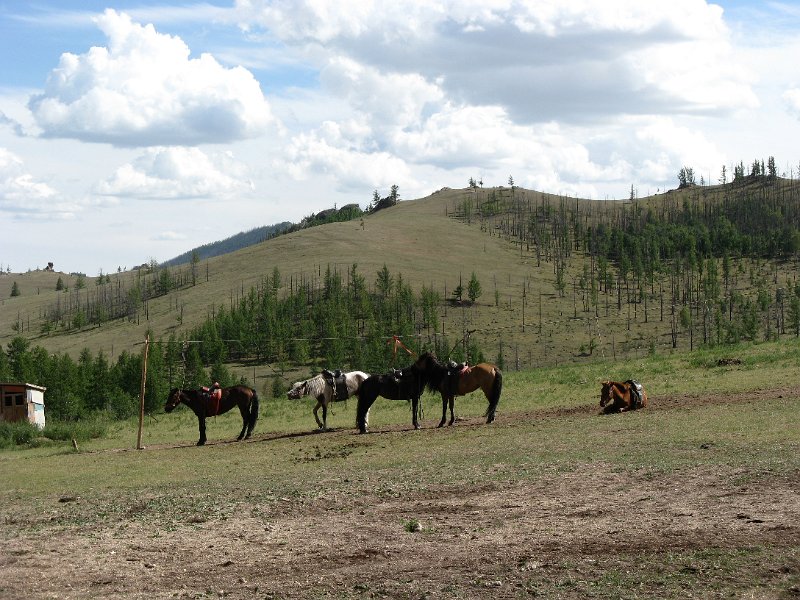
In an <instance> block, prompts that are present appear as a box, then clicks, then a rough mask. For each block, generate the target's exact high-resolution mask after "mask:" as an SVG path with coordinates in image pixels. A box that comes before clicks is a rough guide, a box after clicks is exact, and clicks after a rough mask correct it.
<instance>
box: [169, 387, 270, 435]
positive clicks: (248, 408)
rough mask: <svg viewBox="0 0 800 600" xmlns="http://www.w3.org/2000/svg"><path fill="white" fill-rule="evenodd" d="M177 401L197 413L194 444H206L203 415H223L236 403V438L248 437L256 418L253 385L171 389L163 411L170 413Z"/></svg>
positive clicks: (255, 395)
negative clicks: (238, 423)
mask: <svg viewBox="0 0 800 600" xmlns="http://www.w3.org/2000/svg"><path fill="white" fill-rule="evenodd" d="M215 392H217V393H215ZM181 403H183V404H185V405H186V406H188V407H189V408H191V409H192V411H194V414H196V415H197V421H198V425H199V427H200V439H199V440H198V442H197V445H198V446H202V445H204V444H205V443H206V417H215V416H217V415H221V414H224V413H226V412H228V411H229V410H230V409H232V408H233V407H234V406H238V407H239V412H240V413H241V414H242V431H241V433H240V434H239V437H237V438H236V439H237V440H238V441H241V440H242V439H243V438H245V439H246V438H249V437H250V436H251V435H252V434H253V428H254V427H255V426H256V420H257V419H258V394H257V393H256V391H255V390H254V389H253V388H251V387H247V386H246V385H234V386H232V387H225V388H217V389H216V390H213V391H211V392H208V391H206V390H195V389H191V390H185V389H179V388H173V389H172V390H171V391H170V393H169V396H168V397H167V403H166V404H165V405H164V412H167V413H171V412H172V411H173V410H175V407H177V406H178V405H179V404H181Z"/></svg>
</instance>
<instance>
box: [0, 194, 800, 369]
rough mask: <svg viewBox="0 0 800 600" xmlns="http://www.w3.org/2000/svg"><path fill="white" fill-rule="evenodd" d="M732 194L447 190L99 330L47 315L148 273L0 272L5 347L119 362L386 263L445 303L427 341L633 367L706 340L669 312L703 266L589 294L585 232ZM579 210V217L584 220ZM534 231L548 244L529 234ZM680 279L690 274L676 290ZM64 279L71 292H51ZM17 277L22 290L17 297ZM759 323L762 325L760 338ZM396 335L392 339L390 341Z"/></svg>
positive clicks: (243, 255) (740, 279)
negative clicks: (65, 325) (281, 294)
mask: <svg viewBox="0 0 800 600" xmlns="http://www.w3.org/2000/svg"><path fill="white" fill-rule="evenodd" d="M797 188H798V186H797V184H796V183H795V182H781V183H780V189H781V190H786V189H788V190H789V192H790V193H792V194H795V193H796V192H797ZM732 189H733V188H731V187H730V185H729V186H715V187H710V188H702V189H687V190H678V191H673V192H670V193H667V194H660V195H658V196H651V197H647V198H641V199H636V200H633V201H624V202H623V201H592V200H579V199H575V198H564V197H559V196H553V195H548V194H542V193H539V192H532V191H528V190H522V189H520V188H516V189H514V188H492V189H470V188H468V189H448V188H444V189H442V190H440V191H438V192H436V193H434V194H432V195H431V196H429V197H426V198H422V199H418V200H410V201H403V202H400V203H399V204H398V205H397V206H394V207H392V208H388V209H385V210H381V211H379V212H376V213H374V214H371V215H367V216H365V217H364V218H363V220H355V221H347V222H338V223H330V224H327V225H323V226H319V227H313V228H309V229H303V230H300V231H295V232H293V233H289V234H286V235H280V236H277V237H274V238H272V239H268V240H266V241H263V242H261V243H257V244H254V245H252V246H248V247H246V248H243V249H241V250H238V251H236V252H232V253H228V254H224V255H221V256H216V257H212V258H209V259H206V260H203V261H202V262H201V263H200V264H199V265H197V268H196V270H195V272H194V273H190V272H189V271H190V269H191V267H190V265H187V264H184V265H182V266H176V267H172V268H171V269H172V274H173V276H176V277H178V278H179V280H180V281H181V282H182V284H181V285H180V286H179V287H177V288H176V289H171V290H170V291H169V292H167V293H165V294H163V295H160V296H157V297H154V298H151V299H149V300H147V301H146V302H144V305H143V306H142V309H141V310H140V311H138V312H137V314H136V315H135V316H133V315H132V316H131V317H130V318H122V319H115V320H111V321H106V322H104V323H102V324H101V325H86V324H82V326H81V327H80V330H78V331H76V330H75V328H71V329H70V330H61V329H56V330H50V331H46V330H45V329H46V328H43V323H44V322H45V321H46V319H45V316H46V315H47V314H48V313H49V312H51V311H53V310H54V307H60V306H65V305H67V304H69V305H71V306H73V305H78V306H80V305H81V304H82V303H83V304H86V303H89V302H91V300H92V298H93V296H94V295H96V294H97V293H98V291H99V289H100V288H101V287H102V288H104V290H105V291H104V293H105V294H112V295H113V294H114V293H115V292H114V290H115V289H116V290H118V293H123V292H124V290H125V289H127V288H129V287H131V285H132V284H133V283H134V282H135V281H136V279H137V278H142V277H143V274H142V272H141V271H130V272H124V273H121V274H117V275H111V276H110V277H109V280H110V282H108V283H105V284H103V285H102V286H100V285H97V281H96V280H95V279H93V278H87V279H86V286H85V288H84V289H77V287H76V283H77V282H76V279H75V278H74V277H72V276H69V275H65V274H59V273H50V272H42V271H37V272H30V273H24V274H11V275H4V276H2V277H0V344H2V345H3V346H4V347H5V346H6V345H7V344H8V343H9V341H10V340H11V339H13V338H14V337H15V336H17V335H22V336H24V337H26V338H27V339H29V340H30V342H31V344H33V345H39V346H42V347H44V348H45V349H46V350H47V351H48V352H67V353H69V354H71V355H73V356H77V355H78V354H79V353H80V351H81V350H82V349H83V348H89V349H90V350H91V351H92V352H99V351H102V352H103V353H104V354H105V355H106V356H107V357H108V358H110V359H112V360H113V359H114V358H115V357H116V356H117V355H119V353H120V352H122V351H125V350H127V351H129V352H136V351H138V349H139V348H140V347H141V342H142V341H143V340H144V338H145V336H146V335H147V333H148V331H149V332H152V335H153V337H154V338H155V339H159V338H166V337H167V336H169V335H170V334H171V333H175V334H176V335H177V336H178V338H182V337H185V336H186V335H187V332H188V331H189V330H190V329H191V328H192V327H193V326H195V325H198V324H200V323H202V322H203V321H204V320H205V319H207V318H208V317H209V316H211V315H213V314H214V313H215V311H216V310H217V308H218V307H220V306H225V307H231V306H233V305H235V304H236V303H237V302H238V299H239V298H241V297H242V296H244V295H245V294H247V292H248V291H249V290H250V288H251V287H252V286H257V285H259V284H260V283H262V282H263V280H264V278H265V277H267V276H269V275H270V274H271V273H272V272H273V270H274V269H278V270H279V272H280V274H281V280H282V282H283V285H284V287H285V286H287V285H292V282H297V281H299V280H304V281H309V280H311V281H314V280H319V279H321V278H322V276H323V274H324V273H325V271H326V270H327V269H329V268H330V269H332V270H335V271H338V272H340V273H342V274H346V273H347V272H348V270H349V269H350V268H351V267H352V266H353V265H354V264H355V265H357V269H358V272H359V273H361V274H362V275H363V276H364V277H365V279H366V282H367V284H368V286H369V287H370V289H374V287H375V280H376V275H377V272H378V271H379V270H380V269H381V268H382V267H383V266H384V265H386V266H387V268H388V269H389V271H390V272H391V273H392V274H393V275H397V274H402V277H403V279H404V280H405V281H407V282H409V283H410V284H411V285H412V287H413V288H414V289H415V290H419V289H421V288H422V286H426V287H428V288H430V289H434V290H436V291H438V292H439V294H440V295H441V298H442V299H443V302H442V303H441V305H440V307H439V322H438V323H437V326H436V330H433V329H431V328H430V327H427V328H419V329H418V333H417V335H418V336H419V338H420V339H421V341H423V342H424V341H426V340H429V339H431V337H432V336H434V335H446V336H447V339H448V342H449V343H450V344H451V345H452V344H453V343H457V342H458V340H459V339H461V338H462V337H463V336H464V335H465V333H466V332H469V333H470V334H471V335H472V336H473V339H475V340H477V341H478V343H479V345H480V346H481V348H482V349H483V351H484V354H485V356H486V358H487V359H490V360H496V359H497V358H498V357H500V355H501V353H502V362H503V363H504V364H505V365H506V368H529V367H536V366H538V365H545V364H546V365H553V364H559V363H569V362H574V361H585V360H591V358H592V357H593V356H605V357H614V358H617V359H620V360H621V359H626V360H629V359H633V358H635V357H637V356H643V355H645V354H647V353H653V352H673V351H681V350H688V349H689V347H690V346H694V345H696V344H698V343H700V340H701V335H702V336H704V337H705V338H707V337H708V335H709V331H708V330H707V329H708V327H709V325H708V323H709V319H710V317H709V316H707V315H703V314H701V309H702V307H700V305H699V302H695V301H693V300H692V299H691V297H690V298H689V299H688V300H687V302H686V303H685V305H688V306H689V307H690V310H689V322H683V323H681V322H679V320H678V315H677V313H676V312H675V309H674V308H673V307H675V306H676V304H677V303H679V302H680V299H679V296H676V294H673V295H672V296H671V298H670V299H668V301H667V302H666V305H665V299H664V298H665V292H664V290H665V288H667V289H668V288H669V286H673V287H674V286H675V285H676V282H678V283H680V285H685V286H687V287H686V289H688V290H689V293H690V294H691V290H693V289H694V286H695V285H697V286H700V285H701V282H700V281H698V282H695V281H694V279H692V278H690V277H689V276H690V275H692V274H693V273H694V268H695V267H690V265H688V263H687V264H686V265H683V267H681V265H680V264H679V265H677V266H675V265H673V267H671V270H670V269H664V270H663V271H662V272H660V273H659V275H658V277H657V280H653V281H650V282H646V283H645V282H640V285H639V287H638V288H636V289H637V290H638V291H636V292H635V293H634V292H632V291H631V289H633V287H632V286H633V285H634V284H631V289H628V287H629V285H628V279H627V275H626V278H625V283H624V287H623V280H622V278H621V277H620V274H619V269H618V270H617V271H616V273H617V275H616V279H614V277H611V279H610V280H609V281H610V283H609V281H607V282H606V284H607V287H606V289H602V288H601V289H599V290H593V291H591V292H590V289H589V287H588V283H587V280H586V279H585V278H582V276H584V275H585V274H586V273H587V270H590V271H591V272H592V273H593V272H594V270H595V269H596V265H595V256H594V254H593V253H589V252H587V251H585V250H582V249H581V248H580V247H578V246H579V242H580V239H581V236H582V235H583V234H582V233H581V231H583V229H584V228H586V227H588V226H589V225H591V224H592V223H593V222H596V221H597V220H598V219H600V218H601V217H602V219H605V220H606V221H609V222H612V223H613V222H616V221H618V222H619V228H620V229H621V230H624V229H625V227H626V223H627V222H628V221H629V220H633V219H642V220H645V219H646V217H645V216H642V215H645V214H646V213H647V212H648V211H651V212H652V213H655V212H661V213H666V212H668V211H673V210H674V211H676V212H677V213H680V212H681V211H685V210H687V206H694V207H695V208H694V209H693V210H696V211H700V212H702V211H703V210H709V208H708V207H710V206H716V205H719V206H722V205H723V204H724V203H725V202H727V201H730V192H731V190H732ZM754 189H756V188H754ZM754 193H755V192H754ZM782 193H784V192H782ZM726 198H727V200H726ZM573 207H575V208H574V210H573ZM568 210H569V211H573V212H569V213H568V212H567V211H568ZM559 214H562V215H563V218H562V219H561V221H562V224H564V225H565V226H568V227H569V228H572V229H574V232H575V233H573V234H571V237H570V238H569V239H570V240H571V241H570V245H572V246H575V247H571V248H561V249H560V250H557V251H556V250H553V248H557V247H558V243H557V237H558V232H557V231H556V226H555V223H557V222H558V221H559V219H558V218H557V217H558V215H559ZM569 215H572V217H570V216H569ZM575 215H580V222H577V221H578V220H579V219H576V218H575ZM537 224H538V225H537ZM540 230H541V231H540ZM529 232H534V233H535V234H536V235H537V236H539V237H537V238H536V239H531V238H530V237H527V238H526V236H527V235H529ZM537 232H538V233H537ZM565 239H566V238H565ZM733 260H734V271H733V275H732V276H731V277H732V278H731V279H730V280H729V279H727V278H726V284H725V286H726V290H729V291H730V292H731V294H732V293H733V292H734V291H735V292H736V293H737V294H740V295H742V296H743V297H749V296H750V295H753V296H755V295H756V294H758V290H759V289H762V288H765V289H766V291H765V293H766V294H768V295H769V296H770V297H771V298H774V297H775V294H776V290H777V289H778V288H779V287H781V288H782V287H785V286H786V285H787V282H790V281H793V280H795V279H796V278H797V265H796V262H795V261H793V260H786V259H785V258H784V259H783V260H780V261H767V260H760V259H758V258H753V259H751V258H746V257H734V259H733ZM681 268H683V271H681ZM701 270H702V269H701ZM472 273H474V274H475V276H476V277H477V279H478V280H479V282H480V283H481V288H482V294H481V296H480V297H479V298H478V299H477V302H475V303H474V304H472V303H470V302H467V301H465V302H460V303H459V302H453V301H451V298H452V295H453V290H454V289H455V288H456V287H457V286H458V285H459V283H462V284H463V285H464V286H466V283H467V281H468V280H469V279H470V277H471V275H472ZM684 274H686V278H687V280H686V282H685V283H681V282H682V281H683V276H684ZM153 276H155V275H153ZM58 277H62V279H63V281H64V283H65V284H66V286H67V287H68V291H66V292H64V291H60V292H57V291H56V290H55V287H56V281H57V279H58ZM701 279H702V278H701ZM13 281H16V282H17V284H18V286H19V288H20V290H21V292H22V294H21V295H20V296H18V297H14V298H11V297H10V290H11V286H12V282H13ZM634 283H635V282H634ZM681 289H683V288H681ZM120 290H121V291H120ZM590 293H591V294H592V300H591V301H590V300H589V295H590ZM681 293H684V294H685V293H686V292H681ZM623 294H626V295H627V297H626V298H624V297H623ZM676 297H678V301H677V302H676ZM773 304H774V302H773ZM773 304H771V305H770V307H772V308H770V307H767V309H766V312H763V311H762V312H761V313H759V315H757V318H758V319H761V320H765V321H766V324H765V327H764V329H765V332H767V333H765V334H764V335H767V334H768V332H769V329H768V328H767V327H766V325H769V324H770V323H771V322H772V319H778V316H777V310H778V309H777V305H774V306H773ZM677 308H678V309H680V308H681V306H677ZM702 310H706V309H702ZM781 310H783V307H781ZM770 311H772V312H770ZM701 316H703V322H702V324H701V323H700V317H701ZM681 317H682V318H683V317H684V315H681ZM776 323H777V325H778V330H777V331H780V330H781V329H782V330H783V332H784V333H785V327H783V328H781V327H780V325H781V323H780V321H778V320H776ZM761 325H762V323H761V322H760V321H759V329H758V336H759V337H760V336H762V333H761ZM702 328H706V329H705V330H703V329H702ZM393 333H394V332H391V331H386V332H385V335H386V337H387V339H389V338H390V337H391V336H392V334H393ZM352 366H353V367H354V368H357V367H358V365H352ZM241 368H242V369H246V371H245V373H246V374H248V375H249V376H251V377H252V376H255V377H259V376H261V375H260V374H259V370H260V369H261V367H260V366H258V367H256V368H253V367H252V366H248V367H241ZM263 368H264V369H267V370H269V369H271V368H272V366H270V365H265V366H264V367H263ZM626 368H627V367H626ZM625 374H626V373H621V375H625Z"/></svg>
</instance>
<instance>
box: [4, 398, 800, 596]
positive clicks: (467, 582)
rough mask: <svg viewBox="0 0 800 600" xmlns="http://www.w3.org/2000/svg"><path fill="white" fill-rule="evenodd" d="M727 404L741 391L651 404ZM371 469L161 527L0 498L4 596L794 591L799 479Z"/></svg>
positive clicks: (798, 575)
mask: <svg viewBox="0 0 800 600" xmlns="http://www.w3.org/2000/svg"><path fill="white" fill-rule="evenodd" d="M776 393H786V394H787V395H789V394H794V395H795V396H796V395H797V390H796V389H794V390H786V391H785V392H782V391H778V392H776ZM722 401H724V402H732V401H734V402H736V401H738V402H746V401H749V400H748V397H747V396H746V395H742V397H739V398H737V397H734V398H731V397H730V396H725V397H724V398H722V397H717V398H715V397H696V398H689V399H687V398H673V399H665V398H659V399H658V402H657V403H654V404H653V407H652V409H653V410H669V409H670V408H677V407H680V406H685V405H686V404H688V403H694V404H697V403H711V402H722ZM590 408H591V411H592V412H596V407H590ZM576 410H578V409H576ZM580 410H587V409H583V408H581V409H580ZM559 413H560V411H551V412H548V413H537V417H541V418H558V417H559ZM612 418H613V417H612ZM466 425H468V426H469V425H470V424H466ZM332 435H352V434H351V433H350V432H335V433H334V434H332ZM379 483H380V482H379V481H377V480H375V481H369V480H368V479H367V480H364V479H362V480H359V481H357V482H349V483H348V482H347V481H345V482H342V483H341V484H339V485H332V486H331V488H330V491H329V492H328V491H326V492H324V493H322V494H321V495H319V496H318V497H316V498H313V499H309V498H303V499H298V498H279V499H277V501H273V502H269V503H266V502H265V503H259V502H258V501H254V502H253V503H252V506H251V508H250V509H249V510H241V511H239V512H236V513H234V514H226V515H218V514H214V513H213V512H212V513H208V514H207V515H206V514H201V515H200V516H198V515H195V516H194V517H192V518H189V519H186V518H184V519H183V520H181V518H180V516H179V515H178V514H176V515H175V520H174V521H173V522H172V523H171V526H168V527H164V526H160V527H153V526H152V524H150V523H147V522H144V521H142V520H138V519H134V518H128V517H134V516H135V514H134V513H135V511H136V506H133V507H132V508H131V509H130V511H131V512H130V514H127V515H122V516H121V517H120V518H118V519H104V520H102V519H98V520H95V521H91V520H90V521H89V523H91V525H80V524H78V525H72V526H71V525H69V524H66V523H64V522H63V521H57V522H56V524H51V523H50V522H48V517H47V515H40V516H33V515H26V514H25V512H24V510H20V509H16V510H12V509H9V507H4V509H3V511H2V512H0V518H4V519H5V520H4V522H0V534H2V535H1V536H0V542H1V543H2V546H1V547H0V598H201V597H225V598H318V597H326V596H333V597H364V598H371V597H377V598H380V597H389V598H485V597H492V598H517V597H526V596H540V597H556V598H586V597H595V598H619V597H631V598H633V597H635V598H668V597H700V598H716V597H720V598H722V597H726V598H727V597H731V596H735V597H743V598H744V597H747V598H800V481H798V478H797V477H787V476H785V475H784V476H776V475H774V474H771V473H769V472H764V473H757V474H754V473H741V474H738V473H736V472H733V471H732V470H730V469H729V470H723V471H720V472H715V471H712V470H710V469H708V468H705V467H704V468H694V469H689V470H684V471H682V472H681V473H680V474H679V475H670V476H662V475H659V476H657V477H654V476H652V474H649V473H637V472H617V471H616V470H615V469H614V468H612V467H611V466H610V465H606V464H592V465H590V466H589V465H587V466H584V467H582V468H580V469H578V470H577V471H574V472H568V473H555V472H554V473H551V474H546V475H544V476H541V477H538V478H535V479H528V480H524V481H519V482H516V483H513V484H508V485H500V484H498V483H484V484H480V483H479V484H470V483H468V482H463V483H458V484H453V485H442V486H440V487H438V488H436V489H431V488H430V487H428V488H426V489H421V490H416V491H415V490H414V489H413V486H403V487H402V489H399V490H398V491H397V493H392V491H391V490H388V491H387V490H386V489H380V485H379ZM347 485H355V486H357V487H358V488H360V489H359V491H360V492H363V493H359V494H356V495H353V494H352V493H349V494H348V493H344V491H345V489H346V486H347ZM79 502H81V499H80V498H66V499H65V503H63V504H65V505H66V504H71V503H79ZM85 510H91V509H90V508H85ZM53 512H54V514H55V512H57V511H56V510H55V509H54V511H53ZM37 519H39V520H38V521H37ZM32 532H33V533H32Z"/></svg>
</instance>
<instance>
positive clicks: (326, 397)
mask: <svg viewBox="0 0 800 600" xmlns="http://www.w3.org/2000/svg"><path fill="white" fill-rule="evenodd" d="M343 375H344V384H345V385H344V387H345V388H346V390H347V393H346V394H342V393H341V391H340V392H339V393H338V394H335V393H334V388H333V386H332V385H331V383H330V382H329V381H328V380H327V379H326V378H325V376H324V375H323V374H322V373H320V374H319V375H316V376H314V377H312V378H311V379H306V380H305V381H297V382H295V383H294V384H293V385H292V389H290V390H289V391H288V392H287V393H286V395H287V396H288V398H289V400H298V399H300V398H302V397H303V396H311V397H312V398H314V399H315V400H316V401H317V404H316V406H314V418H315V419H316V420H317V425H318V426H319V428H320V429H321V430H322V431H326V430H327V429H328V404H329V403H330V402H340V401H342V400H346V399H347V398H349V397H350V396H358V391H359V390H360V389H361V384H362V383H363V382H364V380H365V379H367V378H368V377H369V374H368V373H364V372H363V371H350V372H349V373H343ZM320 407H322V420H321V421H320V420H319V416H318V414H317V413H318V412H319V409H320Z"/></svg>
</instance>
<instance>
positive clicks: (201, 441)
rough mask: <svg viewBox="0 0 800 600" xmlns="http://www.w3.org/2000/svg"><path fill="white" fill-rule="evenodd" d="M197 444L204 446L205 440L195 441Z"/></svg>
mask: <svg viewBox="0 0 800 600" xmlns="http://www.w3.org/2000/svg"><path fill="white" fill-rule="evenodd" d="M197 445H198V446H205V445H206V441H205V440H200V441H199V442H197Z"/></svg>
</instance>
